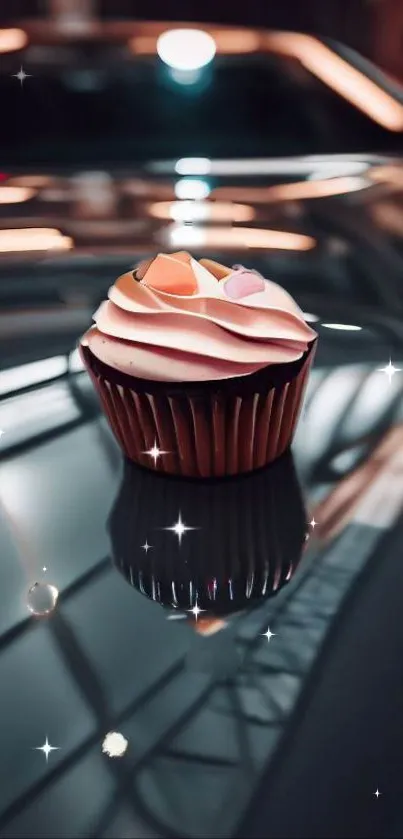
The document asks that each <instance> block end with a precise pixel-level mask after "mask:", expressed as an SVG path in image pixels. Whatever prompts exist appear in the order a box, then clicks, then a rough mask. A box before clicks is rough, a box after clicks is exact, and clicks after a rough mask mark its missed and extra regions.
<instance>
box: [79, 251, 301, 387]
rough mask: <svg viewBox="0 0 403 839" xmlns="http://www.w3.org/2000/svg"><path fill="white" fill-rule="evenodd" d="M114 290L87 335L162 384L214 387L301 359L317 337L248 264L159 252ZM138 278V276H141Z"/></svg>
mask: <svg viewBox="0 0 403 839" xmlns="http://www.w3.org/2000/svg"><path fill="white" fill-rule="evenodd" d="M140 268H141V270H139V273H140V274H142V277H141V280H140V281H139V280H138V279H136V277H135V276H134V275H133V273H127V274H124V275H123V276H122V277H119V279H118V280H117V281H116V283H115V284H114V285H113V286H112V287H111V288H110V290H109V293H108V300H107V301H105V302H104V303H102V304H101V306H100V308H99V309H98V311H97V312H96V313H95V315H94V321H95V326H93V327H92V328H91V329H90V330H89V331H88V332H87V333H86V334H85V335H84V337H83V339H82V343H84V344H85V345H87V346H88V347H89V348H90V350H91V351H92V352H93V354H94V355H95V356H96V357H97V358H98V359H99V360H100V361H102V362H104V363H105V364H107V365H109V366H110V367H113V368H115V369H117V370H119V371H120V372H122V373H126V374H129V375H133V376H137V377H139V378H144V379H151V380H154V381H171V382H173V381H176V382H180V381H209V380H214V379H216V380H217V379H226V378H230V377H235V376H243V375H246V374H248V373H253V372H255V371H257V370H259V369H260V368H262V367H265V366H267V365H268V364H279V363H284V362H291V361H296V360H297V359H299V358H300V357H301V356H302V354H303V353H304V352H305V351H306V350H307V348H308V346H309V344H310V342H312V341H313V340H314V339H315V338H316V333H315V332H314V331H313V330H312V329H311V328H310V327H309V326H308V325H307V324H306V323H305V321H304V318H303V314H302V312H301V310H300V309H299V307H298V306H297V304H296V303H295V301H294V300H293V299H292V297H290V295H289V294H288V293H287V292H286V291H284V289H282V288H281V287H280V286H278V285H276V284H275V283H273V282H270V281H269V280H264V279H263V277H261V276H260V274H257V273H256V272H255V271H248V270H247V269H245V268H244V267H243V266H237V267H236V268H235V269H229V268H225V266H220V265H218V264H217V263H213V262H210V261H209V260H202V262H197V261H196V260H195V259H192V257H190V256H189V255H188V254H172V255H166V254H159V255H158V256H157V257H156V258H155V259H154V260H153V261H152V262H151V263H149V264H148V265H147V266H145V267H144V266H143V267H141V266H140ZM137 276H138V275H137Z"/></svg>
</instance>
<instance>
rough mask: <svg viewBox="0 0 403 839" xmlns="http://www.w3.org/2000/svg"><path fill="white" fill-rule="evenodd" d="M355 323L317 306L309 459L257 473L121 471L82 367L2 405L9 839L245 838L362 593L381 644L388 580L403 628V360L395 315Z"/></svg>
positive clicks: (302, 453)
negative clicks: (332, 322) (205, 476)
mask: <svg viewBox="0 0 403 839" xmlns="http://www.w3.org/2000/svg"><path fill="white" fill-rule="evenodd" d="M357 314H358V313H357V312H356V318H355V323H354V324H350V326H353V325H354V326H356V327H357V328H356V330H351V331H350V330H343V329H337V328H334V327H333V328H329V326H326V325H325V323H323V321H322V318H321V315H320V310H319V309H318V310H317V317H318V321H317V322H316V327H317V329H318V332H319V349H318V354H317V358H316V362H315V369H314V371H313V373H312V376H311V380H310V386H309V391H308V394H307V397H306V401H305V405H304V409H303V413H302V417H301V420H300V424H299V428H298V433H297V438H296V441H295V446H294V448H293V455H292V456H291V455H286V456H285V457H283V458H282V459H280V460H279V461H278V462H277V463H275V464H273V465H272V466H270V467H268V468H267V469H265V470H262V471H260V472H257V473H255V474H254V475H251V476H244V477H242V478H232V479H228V480H222V481H221V482H220V481H217V482H214V481H213V482H210V483H209V482H201V483H199V482H197V481H196V482H194V483H192V482H187V481H186V480H185V481H183V482H181V481H180V480H175V479H172V478H164V477H163V476H155V475H153V474H152V473H151V472H147V471H145V470H141V469H138V468H137V467H135V466H131V465H129V464H126V466H125V468H124V469H123V463H122V458H121V456H120V454H119V452H118V450H117V447H116V444H115V442H114V439H113V438H112V436H111V433H110V431H109V430H108V428H107V426H106V423H105V421H104V419H103V418H102V417H100V416H99V414H98V409H97V403H96V399H95V397H94V395H93V392H92V389H91V385H90V383H89V381H88V380H87V376H86V374H85V373H84V372H82V371H81V370H80V369H79V365H78V363H77V360H76V359H75V356H73V357H70V360H69V368H70V369H69V372H64V373H62V374H61V375H60V376H59V378H58V379H57V380H56V381H54V380H51V381H47V380H46V375H45V376H44V378H43V381H42V382H38V381H35V382H34V383H31V382H30V380H29V379H28V380H27V387H26V388H25V389H24V388H23V381H22V380H21V381H20V385H21V386H22V389H20V390H18V391H17V392H14V393H13V394H12V395H10V396H8V397H5V398H4V397H3V399H2V401H1V403H0V425H1V426H2V429H3V431H4V433H3V435H2V437H1V439H0V446H1V451H2V461H1V465H0V498H1V544H2V562H1V566H0V573H1V578H2V581H1V588H0V591H1V593H2V594H1V610H0V624H1V626H0V631H1V642H0V644H1V651H0V683H1V686H2V688H1V707H2V719H3V721H6V724H4V725H3V732H2V738H3V739H2V742H3V748H2V752H1V755H2V756H1V758H0V762H1V763H2V770H1V777H2V790H1V802H2V816H1V822H0V824H1V830H2V833H3V835H5V836H20V835H29V836H31V835H44V836H46V835H49V836H50V835H53V832H54V831H55V829H56V825H59V824H60V823H61V822H62V823H63V825H64V828H63V829H64V831H65V833H64V834H63V835H69V836H88V835H90V836H114V837H115V836H116V837H118V836H121V835H136V836H145V835H149V836H161V837H164V836H168V835H178V836H201V835H203V836H216V835H217V832H218V833H219V835H224V836H230V835H234V834H235V833H236V831H237V830H238V829H239V827H238V826H239V824H240V823H241V822H242V819H243V818H244V817H245V813H246V812H247V811H248V805H250V802H251V800H252V799H253V796H254V795H255V794H256V791H257V790H258V789H259V784H260V782H261V781H262V777H263V775H264V771H265V768H266V766H267V764H268V763H269V765H270V762H271V760H272V759H273V758H274V756H276V760H277V758H278V755H279V754H284V755H286V754H287V752H286V751H284V752H282V749H286V743H288V746H287V748H288V749H290V748H291V749H292V742H293V737H297V734H296V732H295V714H296V713H297V709H298V708H299V707H301V705H300V703H305V706H304V707H305V708H306V713H307V714H308V715H309V709H310V707H311V703H312V702H314V701H315V696H316V695H318V696H319V695H320V684H321V679H322V676H321V675H320V674H321V673H326V668H327V667H330V668H331V667H332V661H333V656H335V655H336V653H334V652H332V649H331V648H330V647H329V644H330V640H329V639H330V637H333V638H334V637H336V638H337V637H338V636H339V635H342V634H343V632H344V629H343V627H344V626H349V621H350V620H351V615H350V611H351V610H352V609H353V604H354V598H358V599H359V602H361V603H362V605H361V607H360V608H361V609H362V610H363V611H364V613H365V614H366V616H367V617H366V623H367V625H368V632H369V638H371V637H372V636H371V632H372V630H371V625H372V621H373V616H374V613H375V612H377V611H378V610H379V603H378V605H376V604H377V595H376V591H375V592H374V593H373V597H374V598H375V600H374V603H373V605H372V607H371V605H370V603H368V604H367V600H366V594H365V583H364V580H365V579H366V580H367V582H368V580H369V579H371V575H373V574H375V573H377V574H378V575H382V574H385V575H386V576H387V577H389V579H390V582H389V583H387V582H385V583H384V584H382V583H381V581H380V585H390V586H391V589H390V591H389V595H388V598H389V599H388V603H389V606H388V609H389V611H390V615H389V618H388V620H390V621H393V620H395V617H394V615H395V616H396V617H397V613H396V608H397V602H396V594H395V584H394V583H392V579H391V575H392V578H393V576H394V578H395V583H396V585H398V580H399V579H400V576H401V574H400V563H399V561H398V556H396V555H395V553H396V542H395V540H396V538H397V534H398V533H399V529H400V512H401V507H402V502H403V495H402V491H403V485H402V483H401V480H400V469H399V465H398V464H399V457H400V455H399V451H400V450H401V441H402V439H403V438H402V430H401V423H402V387H403V385H402V379H401V376H402V375H403V374H402V373H401V372H400V371H399V372H396V373H395V374H394V375H392V376H391V377H390V376H389V378H390V381H389V378H388V375H387V374H386V373H385V372H382V371H380V369H379V368H382V367H385V366H386V365H387V364H388V361H389V355H390V354H392V359H393V363H394V366H395V367H396V368H403V353H402V352H401V350H400V344H399V341H398V340H397V339H396V337H395V333H394V328H393V322H392V321H391V322H390V324H389V326H388V327H387V326H386V325H383V327H382V329H380V328H379V324H377V322H376V320H375V319H373V320H372V321H371V322H370V321H366V320H365V319H364V318H359V317H358V316H357ZM358 327H360V329H358ZM369 348H370V351H369ZM399 353H400V354H399ZM28 372H29V373H30V375H31V376H32V370H30V371H28ZM22 374H23V368H21V375H22ZM178 513H181V514H182V521H183V523H184V524H185V525H186V526H187V527H189V528H194V529H193V530H191V529H189V530H186V531H185V532H184V533H183V534H182V536H181V538H180V539H179V538H178V535H177V533H175V532H174V531H173V530H168V529H165V528H170V527H171V526H172V525H173V524H174V523H175V521H176V520H177V516H178ZM386 536H388V537H389V542H388V543H387V544H386V545H385V537H386ZM145 545H148V546H149V547H148V549H145V548H144V546H145ZM388 545H389V547H388ZM394 545H395V547H394ZM376 566H377V567H378V570H377V572H375V567H376ZM382 569H383V570H382ZM393 569H394V570H393ZM128 583H129V584H128ZM284 584H285V585H284ZM38 585H39V586H48V587H49V586H50V587H51V590H52V591H53V592H57V593H58V597H57V600H56V602H54V597H53V598H52V597H51V598H50V599H51V601H52V602H51V607H49V602H50V601H49V602H48V600H47V601H46V603H47V608H46V609H44V608H43V602H42V601H43V597H45V599H46V596H47V597H48V598H49V592H47V595H46V590H45V591H42V595H43V596H42V598H40V600H41V607H40V608H39V609H36V610H35V609H33V608H32V596H33V589H32V587H33V586H38ZM360 592H361V594H360ZM353 593H354V594H353ZM158 601H160V602H158ZM161 602H162V605H161ZM196 602H197V603H198V605H199V607H200V609H201V610H204V611H202V612H200V613H199V614H197V615H195V613H194V611H191V610H192V608H193V607H194V605H195V603H196ZM45 605H46V604H45ZM399 608H400V607H399ZM379 622H380V623H379V631H380V632H382V631H383V630H382V616H379ZM360 637H361V642H360V643H362V644H363V645H364V646H363V648H362V649H361V651H359V650H357V652H356V654H353V650H354V644H355V641H354V638H353V637H350V639H348V638H346V639H345V641H344V642H343V643H344V644H347V645H348V647H349V648H351V655H352V656H353V657H354V655H355V656H356V657H358V658H359V659H361V657H364V658H365V657H367V656H368V655H369V650H368V646H367V642H366V639H365V636H364V637H362V636H360ZM368 643H369V641H368ZM323 645H325V647H324V646H323ZM392 646H393V645H392ZM324 650H327V652H326V654H325V652H324ZM360 666H361V665H360ZM374 667H375V670H374V675H373V678H374V679H375V678H377V677H376V673H377V667H378V665H377V664H376V663H375V664H374ZM385 678H386V677H385ZM343 689H344V688H343V687H342V685H339V688H338V690H343ZM346 689H347V688H346ZM360 695H361V694H360ZM335 701H336V699H335ZM338 701H341V702H342V699H340V700H337V702H338ZM360 701H363V700H360ZM364 704H365V703H364ZM353 705H354V703H353ZM323 713H325V711H323ZM364 713H366V711H365V712H364ZM335 718H336V723H335V725H337V724H338V723H337V713H336V715H335ZM320 725H321V723H320ZM111 732H115V733H116V734H121V735H122V736H123V737H124V738H125V739H126V740H127V742H128V745H127V748H125V751H124V754H122V756H121V757H120V758H117V757H115V758H113V757H109V756H108V754H107V753H106V752H105V750H104V751H103V750H102V745H103V743H104V740H105V737H106V736H107V734H108V733H111ZM340 736H341V735H340ZM46 738H48V740H46ZM290 738H291V739H290ZM47 742H48V744H50V745H51V746H53V747H54V748H55V750H54V751H51V752H50V753H49V754H48V759H47V758H46V753H45V752H44V751H43V750H42V751H41V750H40V749H39V750H37V749H38V747H42V746H44V747H45V748H46V743H47ZM108 742H109V741H108ZM110 742H115V741H113V740H112V741H110ZM116 742H117V743H119V742H120V741H119V739H118V740H117V741H116ZM332 742H333V741H332ZM108 748H109V747H108ZM320 748H321V747H320V746H319V742H318V743H317V744H316V745H315V749H319V752H320ZM279 750H280V751H279ZM319 752H318V754H319ZM353 758H354V756H353ZM284 759H285V757H284ZM300 759H302V758H301V757H300ZM311 759H312V760H315V759H314V758H309V760H311ZM318 759H319V758H318ZM290 760H291V762H292V758H290ZM306 760H308V756H307V757H306ZM286 765H287V763H286ZM273 766H274V767H275V766H277V763H274V764H273ZM362 770H363V772H364V767H362ZM273 771H275V769H273ZM329 771H330V770H329ZM365 771H367V770H365ZM383 771H386V769H383V768H382V767H380V768H379V770H378V774H377V776H376V780H375V784H376V783H377V782H378V777H379V776H380V777H381V779H382V772H383ZM364 774H365V772H364ZM368 785H369V788H368V790H367V793H366V794H367V796H369V797H370V796H371V795H372V793H373V790H372V786H374V783H373V779H372V777H371V778H369V777H368ZM371 785H372V786H371ZM375 788H376V787H375ZM339 792H340V790H339ZM332 802H333V803H332ZM371 803H372V802H371ZM337 806H338V805H337V803H336V801H333V799H332V797H331V801H330V804H329V807H330V809H331V808H332V807H334V808H335V809H337ZM278 807H279V805H277V809H278ZM357 808H358V810H359V811H360V812H361V811H362V813H363V814H364V815H363V816H362V818H365V817H366V816H365V814H366V809H365V806H364V805H363V804H360V803H358V804H357ZM360 808H361V810H360ZM254 812H255V810H254ZM275 812H276V808H275ZM273 818H274V816H273ZM276 818H277V819H278V818H280V817H279V816H278V813H277V816H276ZM289 818H291V816H290V814H289V815H288V816H286V815H285V814H284V812H283V814H282V819H283V822H282V823H285V824H287V819H289ZM280 822H281V819H280ZM32 825H34V827H32ZM304 835H306V834H304Z"/></svg>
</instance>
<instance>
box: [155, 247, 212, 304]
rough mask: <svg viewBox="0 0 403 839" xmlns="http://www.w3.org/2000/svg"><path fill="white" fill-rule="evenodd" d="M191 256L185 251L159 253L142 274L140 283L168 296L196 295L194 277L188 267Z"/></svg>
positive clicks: (189, 266) (196, 289)
mask: <svg viewBox="0 0 403 839" xmlns="http://www.w3.org/2000/svg"><path fill="white" fill-rule="evenodd" d="M190 260H191V256H190V254H188V253H186V252H185V251H179V252H178V253H172V254H165V253H159V254H158V256H156V257H155V259H153V261H152V263H151V265H150V266H149V267H148V269H147V271H146V272H145V274H144V277H143V279H142V282H143V283H144V285H147V286H149V287H150V288H155V289H156V290H157V291H165V292H167V293H168V294H183V295H186V296H188V295H191V294H196V293H197V291H198V288H197V282H196V277H195V275H194V273H193V271H192V268H191V265H190Z"/></svg>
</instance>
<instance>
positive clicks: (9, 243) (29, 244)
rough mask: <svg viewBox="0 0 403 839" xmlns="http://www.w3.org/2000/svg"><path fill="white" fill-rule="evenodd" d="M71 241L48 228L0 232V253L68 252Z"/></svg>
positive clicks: (71, 245) (58, 231)
mask: <svg viewBox="0 0 403 839" xmlns="http://www.w3.org/2000/svg"><path fill="white" fill-rule="evenodd" d="M72 247H73V240H72V239H71V238H70V237H69V236H63V234H62V233H61V232H60V230H56V229H53V228H50V227H27V228H15V229H9V230H0V253H7V252H9V253H13V252H14V253H15V252H18V251H46V250H69V248H72Z"/></svg>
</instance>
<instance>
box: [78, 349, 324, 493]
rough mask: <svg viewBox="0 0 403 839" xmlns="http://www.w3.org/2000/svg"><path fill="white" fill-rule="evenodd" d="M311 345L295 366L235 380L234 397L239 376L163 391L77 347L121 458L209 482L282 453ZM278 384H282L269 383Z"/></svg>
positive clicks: (291, 432)
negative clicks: (158, 452) (155, 452)
mask: <svg viewBox="0 0 403 839" xmlns="http://www.w3.org/2000/svg"><path fill="white" fill-rule="evenodd" d="M314 346H315V345H314V344H312V345H311V347H310V349H309V350H308V351H307V353H305V356H304V357H303V359H302V363H300V364H299V363H297V365H296V364H295V363H292V364H288V365H287V364H282V365H271V366H270V367H267V368H265V369H264V371H263V374H262V371H259V373H258V374H251V375H250V376H247V377H245V376H244V377H242V378H240V380H239V391H240V392H239V394H237V380H236V379H232V380H225V382H223V383H221V382H209V383H206V382H203V383H201V385H200V388H199V389H198V387H197V383H196V384H195V383H191V384H189V387H188V386H187V383H186V382H185V383H182V384H181V385H180V386H175V385H172V386H170V383H167V384H166V388H165V389H164V387H163V385H164V383H161V382H158V383H153V382H150V383H146V382H144V380H139V379H136V378H135V377H129V376H123V375H119V373H117V371H114V370H112V369H111V368H108V367H107V366H106V365H104V364H102V363H101V362H99V361H98V359H97V358H96V357H95V356H94V355H93V354H92V353H91V351H90V350H89V349H88V347H83V346H82V347H81V354H82V357H83V360H84V364H85V366H86V367H87V370H88V372H89V374H90V376H91V378H92V381H93V383H94V385H95V387H96V389H97V391H98V393H99V395H100V398H101V401H102V405H103V408H104V411H105V414H106V417H107V419H108V420H109V423H110V425H111V428H112V430H113V432H114V434H115V436H116V438H117V440H118V442H119V444H120V446H121V448H122V450H123V452H124V454H125V455H126V457H128V458H129V459H130V460H133V461H134V462H136V463H139V464H140V465H141V466H145V467H147V468H149V469H152V470H153V471H156V472H163V473H166V474H172V475H184V476H187V477H200V478H208V477H220V476H224V475H236V474H239V473H242V472H250V471H253V470H254V469H258V468H260V467H262V466H265V465H266V464H268V463H271V462H272V461H273V460H275V459H276V458H277V457H279V456H280V455H281V454H283V452H284V451H286V449H287V448H288V447H289V445H290V444H291V442H292V438H293V435H294V431H295V428H296V424H297V420H298V415H299V409H300V406H301V403H302V398H303V395H304V391H305V387H306V383H307V379H308V374H309V368H310V366H311V363H312V358H313V354H314ZM295 369H296V370H297V371H296V372H295ZM288 370H289V372H290V374H291V377H290V380H288V381H287V380H285V378H286V376H287V371H288ZM293 373H294V375H292V374H293ZM279 374H280V375H279ZM276 379H277V381H279V384H275V385H273V380H274V381H275V380H276ZM122 381H123V382H124V384H122ZM228 381H230V386H227V382H228ZM245 381H246V387H245ZM132 383H133V386H129V385H131V384H132ZM254 383H256V392H254ZM147 384H149V388H148V389H147ZM156 385H158V386H156ZM206 385H207V387H206ZM208 385H210V387H208ZM155 444H156V445H157V446H158V448H159V449H160V450H161V451H163V452H165V454H162V455H160V456H159V457H158V458H157V460H156V461H155V462H154V459H153V458H152V456H151V455H150V454H147V452H148V451H150V450H151V449H152V448H153V446H154V445H155Z"/></svg>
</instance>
